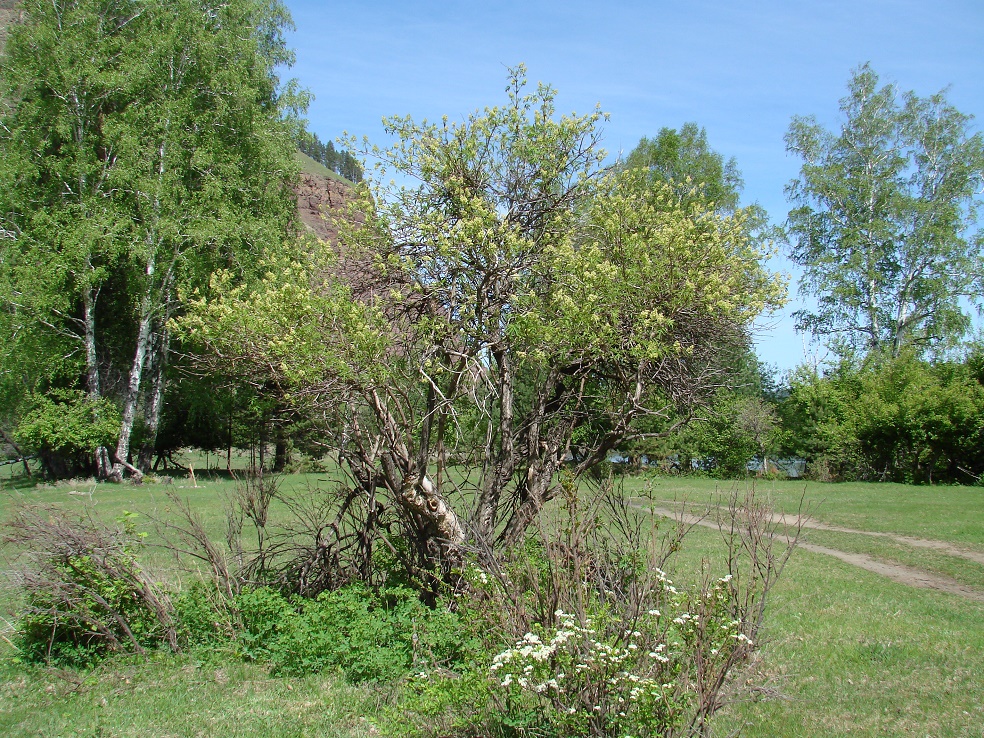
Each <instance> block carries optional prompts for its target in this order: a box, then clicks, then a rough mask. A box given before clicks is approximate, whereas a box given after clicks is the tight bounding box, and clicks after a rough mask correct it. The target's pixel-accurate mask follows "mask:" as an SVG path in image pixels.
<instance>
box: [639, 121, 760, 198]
mask: <svg viewBox="0 0 984 738" xmlns="http://www.w3.org/2000/svg"><path fill="white" fill-rule="evenodd" d="M624 166H625V167H626V168H629V169H645V170H646V171H648V172H649V173H650V175H651V177H652V179H653V180H654V181H655V182H661V183H664V184H667V185H669V186H670V187H671V188H672V189H673V191H674V192H675V193H676V195H677V197H678V198H679V199H680V201H681V203H682V204H684V205H689V204H690V203H691V202H694V201H700V202H701V203H703V204H705V205H706V204H708V203H709V204H711V205H712V206H713V207H714V208H715V209H718V210H720V211H721V212H726V213H733V212H734V211H735V210H737V209H738V207H739V204H740V201H741V191H742V188H743V187H744V182H743V181H742V178H741V172H739V171H738V164H737V163H736V162H735V160H734V159H733V158H731V159H727V160H726V159H725V158H724V156H723V155H721V154H720V153H719V152H717V151H715V150H714V149H712V148H711V147H710V144H708V142H707V131H706V130H704V129H703V128H702V127H700V126H698V125H697V124H696V123H694V122H690V123H684V124H683V126H681V127H680V130H679V131H677V130H675V129H673V128H661V129H660V131H659V133H658V134H657V135H656V138H643V139H642V140H641V141H639V143H638V145H637V146H636V147H635V148H634V149H633V150H632V151H631V152H630V153H629V155H628V156H627V157H626V158H625V164H624Z"/></svg>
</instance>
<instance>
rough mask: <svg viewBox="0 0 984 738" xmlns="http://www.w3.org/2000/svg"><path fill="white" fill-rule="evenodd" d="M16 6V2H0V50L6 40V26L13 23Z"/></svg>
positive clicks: (0, 0) (12, 0)
mask: <svg viewBox="0 0 984 738" xmlns="http://www.w3.org/2000/svg"><path fill="white" fill-rule="evenodd" d="M16 6H17V0H0V49H2V48H3V42H4V40H5V39H6V38H7V26H9V25H10V24H11V23H13V21H14V17H15V16H16V15H17V10H15V8H16Z"/></svg>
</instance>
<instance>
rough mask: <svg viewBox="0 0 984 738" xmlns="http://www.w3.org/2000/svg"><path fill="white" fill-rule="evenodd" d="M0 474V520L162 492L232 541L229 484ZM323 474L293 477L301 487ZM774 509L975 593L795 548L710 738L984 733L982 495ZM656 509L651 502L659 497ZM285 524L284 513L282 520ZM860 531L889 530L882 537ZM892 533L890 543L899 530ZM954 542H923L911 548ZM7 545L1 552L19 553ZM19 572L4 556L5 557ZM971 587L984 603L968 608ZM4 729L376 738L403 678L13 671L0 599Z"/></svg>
mask: <svg viewBox="0 0 984 738" xmlns="http://www.w3.org/2000/svg"><path fill="white" fill-rule="evenodd" d="M11 471H12V469H11V468H9V467H8V468H6V469H5V470H4V474H3V480H4V481H3V485H4V491H3V492H2V494H0V511H2V514H3V515H4V516H6V515H7V514H9V511H10V510H11V508H12V506H14V505H17V504H21V503H23V502H24V501H36V502H44V503H50V504H58V505H67V506H79V505H83V504H91V505H92V506H93V508H94V509H95V510H96V511H97V514H98V515H100V516H101V517H103V516H104V517H106V518H107V519H111V518H113V517H116V516H118V515H120V514H121V513H122V512H123V511H133V512H137V513H139V514H141V516H142V517H141V518H138V519H137V520H149V519H150V517H152V516H155V515H158V516H159V515H162V514H163V515H167V514H168V505H169V504H170V502H169V500H168V499H167V497H166V495H165V491H166V489H170V490H172V491H174V492H177V493H178V494H179V495H180V496H182V497H184V498H186V499H187V500H188V501H189V502H190V503H191V505H192V506H193V507H194V508H195V509H196V510H197V511H198V512H199V514H200V515H201V516H202V518H203V520H204V521H205V524H206V526H207V527H208V529H209V530H210V531H214V534H215V537H216V538H217V539H219V540H221V537H222V531H223V528H224V524H225V522H224V521H225V513H224V500H225V495H226V494H227V493H228V492H229V491H230V490H231V489H232V485H233V483H232V482H230V481H229V480H227V479H223V478H221V477H219V476H214V475H211V474H208V473H202V472H200V473H199V475H198V477H197V480H196V481H197V484H198V486H197V487H193V486H192V485H191V482H190V480H189V479H187V478H186V477H183V476H182V477H176V478H175V479H174V480H173V482H172V483H171V484H169V485H167V486H166V487H165V486H164V485H158V484H147V485H144V486H142V487H133V486H128V485H122V486H108V485H93V484H88V483H73V484H59V485H56V486H50V487H35V486H32V485H29V484H27V483H25V482H24V481H23V480H18V479H11V477H10V474H11ZM326 478H327V477H326V475H324V474H321V475H318V474H311V475H295V476H291V477H288V478H286V479H285V480H284V482H283V483H284V484H285V485H290V486H294V487H296V488H300V489H303V488H304V487H305V486H306V485H314V484H319V483H325V482H324V481H323V480H326ZM749 484H750V483H746V482H740V483H728V482H715V481H713V480H706V479H690V478H679V477H655V478H645V477H631V478H628V479H627V480H626V483H625V494H627V495H631V496H633V497H636V498H638V500H637V503H638V504H653V505H655V506H658V507H661V508H667V509H670V510H675V509H677V506H678V505H679V504H680V502H681V501H682V500H684V499H686V500H688V504H689V505H690V506H691V507H693V508H697V507H699V506H701V505H705V504H710V505H711V506H717V505H720V504H722V502H723V497H724V496H726V495H728V494H729V493H730V492H732V491H734V490H737V491H738V492H739V493H740V494H742V495H743V494H744V493H745V492H746V491H747V489H748V485H749ZM754 486H755V492H756V495H757V496H758V497H759V498H760V499H761V498H767V499H769V500H770V501H771V503H772V504H773V505H774V507H775V509H776V510H777V511H780V512H783V513H790V514H792V513H795V512H796V511H797V510H799V509H800V508H801V507H805V508H806V509H808V510H809V513H810V516H811V518H812V520H813V522H814V523H820V524H826V525H828V526H831V527H836V528H838V529H839V530H836V531H832V530H820V529H808V530H805V531H804V540H805V541H806V542H807V543H808V544H812V545H813V546H819V547H823V548H825V549H828V550H837V551H840V552H845V553H853V554H861V555H864V556H866V557H868V559H870V560H875V561H878V562H883V563H887V564H896V565H898V566H900V567H904V568H905V570H906V571H909V572H910V573H912V572H915V573H918V572H923V573H924V574H925V575H926V579H927V580H928V581H930V582H931V581H932V580H933V577H936V578H939V579H941V580H946V581H951V582H957V583H959V584H960V585H961V586H962V587H964V588H965V590H966V592H967V593H969V595H958V594H949V593H947V592H944V591H939V590H937V589H932V588H927V587H925V586H909V585H906V584H902V583H900V582H898V581H894V580H892V579H890V578H888V577H886V576H883V575H881V574H877V573H874V572H872V571H868V570H866V569H864V568H860V567H858V566H855V565H852V564H849V563H847V562H845V561H842V560H841V559H839V558H836V557H834V556H831V555H826V554H821V553H817V552H815V551H812V550H806V548H804V549H803V550H799V551H797V552H796V553H795V554H794V556H793V558H792V559H791V561H790V563H789V566H788V567H787V569H786V572H785V575H784V578H783V579H782V581H781V582H780V583H779V585H778V586H777V588H776V589H775V590H774V591H773V594H772V605H771V608H770V611H769V614H768V617H767V626H766V633H767V636H766V639H765V642H764V643H763V644H762V646H763V647H762V651H761V658H760V660H759V662H758V663H757V664H756V666H755V670H754V679H753V684H754V685H755V687H754V689H753V690H752V692H751V694H749V695H748V698H747V699H746V700H745V701H743V702H741V703H738V704H734V705H731V706H729V707H727V708H726V709H725V710H724V711H723V712H722V713H721V715H720V718H719V720H718V724H717V726H716V733H715V734H716V735H721V736H725V735H730V734H732V733H733V731H735V730H736V729H739V728H740V729H741V735H743V736H763V737H764V736H824V737H827V736H889V735H892V736H894V735H913V736H934V738H935V737H936V736H973V737H975V738H979V737H980V736H982V735H984V677H982V675H984V564H981V563H979V562H978V561H977V560H975V558H974V557H975V556H976V557H980V556H981V555H984V489H981V488H977V487H910V486H904V485H889V484H884V485H876V484H838V485H827V484H817V483H812V482H786V481H784V482H772V481H766V482H756V483H755V485H754ZM650 499H651V500H652V502H651V503H650V502H648V500H650ZM273 514H275V511H274V513H273ZM866 533H880V534H890V535H879V536H872V535H866ZM893 536H894V537H893ZM900 537H909V538H916V539H928V540H932V541H937V542H941V543H946V544H950V545H951V547H952V549H951V550H947V549H943V548H926V547H921V546H916V545H912V544H911V542H906V540H905V539H904V538H900ZM720 540H721V536H720V534H719V533H718V532H717V531H715V530H713V529H710V528H706V527H699V526H698V527H695V528H694V529H693V531H692V532H691V534H690V535H689V537H688V539H687V543H686V547H685V550H684V552H683V556H682V558H681V560H680V562H679V564H678V566H677V571H676V572H673V574H675V576H676V578H677V579H678V580H681V581H685V580H686V575H687V571H688V569H694V568H696V567H697V566H698V565H699V562H700V561H701V560H707V561H709V562H711V566H712V567H713V566H714V562H715V561H717V560H718V559H719V554H720V552H721V545H720ZM9 554H10V552H9V551H8V552H5V554H4V555H5V556H8V555H9ZM146 555H147V556H148V557H149V560H150V561H151V563H152V564H153V566H154V567H155V571H156V572H158V573H159V576H160V577H161V578H170V577H176V576H177V574H176V573H175V571H176V570H175V569H173V568H172V567H171V565H170V563H169V560H168V557H167V556H166V555H163V554H162V553H161V552H155V551H154V550H153V549H150V548H149V549H148V551H147V554H146ZM3 568H4V569H9V568H10V566H9V562H5V563H4V567H3ZM974 593H977V594H979V595H980V597H977V598H976V599H975V595H974ZM2 605H3V617H4V620H3V621H2V623H0V624H2V626H3V641H2V642H0V735H7V736H28V735H31V736H37V735H42V736H96V735H99V736H133V735H154V736H197V735H202V736H368V735H379V734H380V733H379V731H378V729H377V728H376V727H375V724H374V717H375V716H376V715H378V714H379V713H380V712H381V711H383V710H386V709H391V706H392V705H393V704H394V701H395V699H396V697H397V695H398V691H399V685H387V686H384V687H380V686H378V685H377V686H367V685H350V684H346V683H345V681H344V680H343V679H342V678H340V677H338V676H336V675H332V674H320V675H315V676H310V677H305V678H281V677H275V676H272V675H271V674H270V673H269V672H268V671H267V670H266V669H265V668H264V667H262V666H259V665H256V664H249V663H243V662H241V661H238V660H236V659H234V658H232V657H231V656H230V655H229V654H226V653H200V652H196V653H186V654H181V655H177V656H174V655H169V654H154V655H152V656H150V657H144V658H137V657H118V658H112V659H108V660H106V661H104V662H103V663H101V664H100V665H99V666H98V667H96V668H95V669H93V670H89V671H74V670H60V669H46V668H41V667H37V666H30V665H25V664H23V663H19V662H18V659H17V651H16V648H15V646H14V645H13V643H14V642H15V641H16V639H15V638H14V633H13V629H14V623H15V615H14V611H15V609H16V595H15V593H13V592H12V591H11V590H10V588H9V587H8V588H6V589H5V591H4V593H3V598H2Z"/></svg>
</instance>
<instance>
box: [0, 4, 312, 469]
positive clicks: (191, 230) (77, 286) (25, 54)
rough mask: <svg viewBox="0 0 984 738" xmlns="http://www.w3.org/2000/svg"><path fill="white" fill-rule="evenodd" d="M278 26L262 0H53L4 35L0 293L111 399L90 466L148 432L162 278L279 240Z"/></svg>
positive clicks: (170, 296) (285, 176) (93, 393)
mask: <svg viewBox="0 0 984 738" xmlns="http://www.w3.org/2000/svg"><path fill="white" fill-rule="evenodd" d="M288 23H289V17H288V16H287V14H286V11H285V10H284V8H283V6H281V5H280V4H279V3H276V2H274V3H263V2H254V1H253V0H233V2H221V3H219V2H204V3H202V2H191V1H190V0H189V1H184V0H181V1H179V2H168V3H164V2H136V1H134V0H107V1H106V2H96V1H95V0H55V1H54V2H29V3H26V4H25V5H24V17H23V21H22V23H21V24H19V25H17V26H15V27H14V28H13V29H12V31H11V35H10V38H9V39H8V42H7V49H6V55H5V57H4V66H3V81H4V84H5V87H6V94H5V96H6V98H7V100H9V103H8V110H6V111H5V113H4V120H3V126H4V127H3V131H2V140H0V146H2V151H3V155H4V158H5V159H6V163H5V166H4V167H3V169H4V174H5V175H6V176H5V182H4V185H5V186H4V188H3V189H4V192H3V193H2V194H0V202H2V210H0V217H2V218H3V221H2V225H3V232H4V235H5V237H6V238H5V239H4V241H3V248H4V254H5V258H4V262H3V268H4V269H5V272H6V280H5V282H6V286H7V288H8V289H7V291H6V293H5V294H4V296H3V297H4V300H5V303H6V305H7V307H8V312H10V313H12V314H16V315H18V316H20V320H21V321H22V322H23V323H25V324H29V323H33V326H34V327H37V326H42V327H43V328H44V329H45V330H47V331H49V332H51V333H53V334H56V335H58V336H59V337H60V339H61V341H62V345H63V346H64V348H65V351H64V353H63V354H62V357H60V358H59V361H63V360H67V361H68V362H69V365H67V366H66V371H65V374H66V375H68V376H70V375H71V373H72V369H71V366H74V365H78V367H79V370H81V372H82V375H83V377H84V379H83V380H82V381H83V383H84V386H85V390H86V392H87V393H88V395H89V396H90V398H92V399H93V400H95V399H97V398H100V397H103V396H107V397H110V398H112V399H113V400H114V401H115V402H117V403H118V405H119V407H120V410H121V417H122V425H121V431H120V435H119V438H118V440H117V443H116V446H115V449H109V450H103V451H101V452H100V453H99V454H98V456H99V458H98V471H99V473H100V475H101V476H107V477H109V478H114V479H121V478H122V475H123V472H124V468H129V469H130V471H131V472H133V473H134V474H135V475H137V476H139V471H137V470H136V468H135V467H134V466H133V465H132V463H131V462H130V459H131V449H130V445H131V438H132V433H133V429H134V427H135V423H136V420H137V418H138V416H140V415H142V418H143V421H144V425H145V428H146V432H147V435H148V436H149V438H150V440H151V442H152V439H153V435H154V433H155V432H156V427H157V424H158V422H159V416H160V405H161V398H162V394H163V391H164V382H165V377H166V373H165V372H166V367H167V357H168V351H169V344H170V336H169V333H168V329H167V323H168V320H169V319H170V318H171V317H172V316H173V314H174V313H175V311H176V310H177V309H178V308H179V302H178V289H179V287H188V288H190V287H192V286H194V285H195V284H201V283H203V280H205V281H207V274H208V273H209V272H210V271H211V270H212V269H214V268H216V267H217V266H223V267H226V268H228V267H234V268H239V269H248V268H249V265H250V264H251V263H252V262H253V261H255V260H256V259H258V258H259V257H260V256H261V255H262V254H263V253H264V252H265V251H267V250H269V249H271V248H274V247H276V248H280V247H282V246H283V244H284V243H285V242H287V241H288V240H289V239H290V238H291V231H292V213H293V199H292V195H291V191H290V187H289V185H290V183H291V177H292V173H293V163H292V148H293V147H292V144H291V140H292V139H291V126H290V124H289V120H288V117H287V116H286V115H285V113H286V112H287V108H286V107H285V105H286V104H287V103H289V101H290V99H291V98H290V95H284V94H282V91H281V90H279V89H278V87H279V82H278V79H277V77H276V75H275V73H274V69H275V67H276V65H278V64H282V63H285V62H289V61H290V54H289V52H288V51H287V49H286V47H285V45H284V40H283V30H284V28H285V26H286V24H288ZM32 329H33V328H32ZM62 381H67V379H65V378H63V380H62Z"/></svg>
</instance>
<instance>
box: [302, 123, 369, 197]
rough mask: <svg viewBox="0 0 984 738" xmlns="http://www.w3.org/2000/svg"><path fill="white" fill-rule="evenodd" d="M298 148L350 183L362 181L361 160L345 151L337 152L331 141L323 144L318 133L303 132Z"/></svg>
mask: <svg viewBox="0 0 984 738" xmlns="http://www.w3.org/2000/svg"><path fill="white" fill-rule="evenodd" d="M297 148H298V149H300V150H301V152H302V153H305V154H307V155H308V156H310V157H311V158H312V159H314V160H315V161H316V162H318V163H319V164H323V165H324V166H326V167H328V169H330V170H331V171H333V172H334V173H335V174H338V175H340V176H342V177H345V179H347V180H349V181H350V182H354V183H355V184H358V183H359V182H361V181H362V165H361V164H360V163H359V160H358V159H357V158H355V156H353V155H352V154H350V153H349V152H348V151H345V150H344V149H342V150H341V151H339V150H336V149H335V145H334V144H333V143H332V142H331V141H329V142H328V143H322V142H321V139H319V138H318V134H317V133H312V132H310V131H307V130H305V131H302V132H301V135H300V136H299V137H298V140H297Z"/></svg>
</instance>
